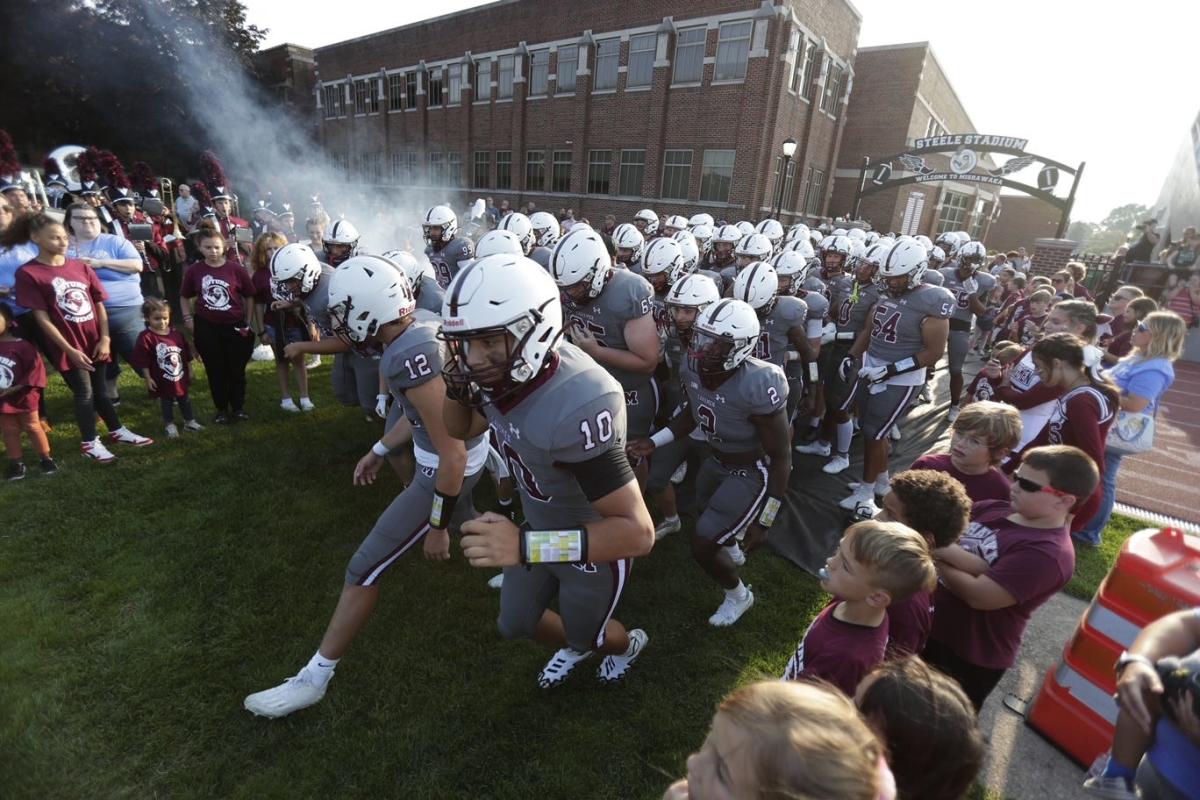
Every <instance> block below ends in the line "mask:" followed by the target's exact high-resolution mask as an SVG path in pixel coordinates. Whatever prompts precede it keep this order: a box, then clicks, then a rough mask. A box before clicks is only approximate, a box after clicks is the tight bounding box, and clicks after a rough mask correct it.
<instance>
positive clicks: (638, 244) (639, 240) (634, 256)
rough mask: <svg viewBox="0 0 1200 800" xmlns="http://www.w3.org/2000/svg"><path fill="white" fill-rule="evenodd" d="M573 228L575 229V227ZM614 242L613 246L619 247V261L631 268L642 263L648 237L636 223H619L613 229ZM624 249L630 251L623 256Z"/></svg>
mask: <svg viewBox="0 0 1200 800" xmlns="http://www.w3.org/2000/svg"><path fill="white" fill-rule="evenodd" d="M571 230H574V228H572V229H571ZM601 243H603V242H601ZM612 243H613V247H615V248H617V263H619V264H624V265H625V266H627V267H630V268H632V267H633V266H634V265H637V264H640V263H641V261H642V254H643V253H644V252H645V249H646V238H645V237H644V236H642V232H641V231H639V230H638V229H637V228H636V227H635V226H634V225H632V224H630V223H628V222H622V223H621V224H620V225H618V226H617V227H616V228H615V229H614V230H613V233H612ZM622 250H625V251H628V252H627V253H626V254H625V255H624V256H622V254H621V251H622Z"/></svg>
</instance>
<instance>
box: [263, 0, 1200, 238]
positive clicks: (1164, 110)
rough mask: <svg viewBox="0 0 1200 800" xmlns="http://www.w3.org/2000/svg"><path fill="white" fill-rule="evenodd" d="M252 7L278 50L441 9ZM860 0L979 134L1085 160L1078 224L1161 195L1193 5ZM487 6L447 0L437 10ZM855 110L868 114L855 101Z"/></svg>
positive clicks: (1179, 125) (1191, 91)
mask: <svg viewBox="0 0 1200 800" xmlns="http://www.w3.org/2000/svg"><path fill="white" fill-rule="evenodd" d="M244 2H245V3H246V6H247V10H248V18H249V21H250V22H251V23H252V24H255V25H258V26H260V27H264V28H268V29H270V30H269V33H268V35H267V38H266V40H265V41H264V42H263V45H264V46H266V47H270V46H272V45H276V44H281V43H283V42H294V43H296V44H301V45H305V46H307V47H319V46H322V45H326V44H331V43H333V42H339V41H343V40H345V39H351V38H354V37H356V36H362V35H365V34H368V33H372V32H375V31H381V30H386V29H387V28H393V27H397V26H400V25H406V24H408V23H411V22H416V21H418V20H419V19H422V18H424V17H428V16H430V15H429V13H428V12H426V11H425V10H424V9H427V8H428V6H424V4H417V3H393V4H383V3H379V2H377V0H339V2H338V4H337V12H336V13H302V12H299V9H298V7H297V6H296V4H295V3H294V2H291V0H244ZM853 2H854V6H855V7H856V8H857V9H858V11H859V12H860V13H861V14H862V17H863V22H862V30H861V31H860V34H859V47H870V46H875V45H883V44H897V43H901V42H915V41H928V42H930V44H931V45H932V47H933V52H934V54H935V55H936V56H937V59H938V61H939V62H940V63H941V65H942V68H943V69H944V70H945V72H946V74H947V75H948V77H949V79H950V82H951V84H952V85H953V86H954V89H955V91H956V92H957V93H958V96H959V100H960V101H961V102H962V104H963V107H964V108H965V109H966V111H967V113H968V114H969V115H970V117H971V120H972V121H973V122H974V124H975V129H976V130H977V131H979V132H981V133H988V134H997V135H1002V136H1016V137H1019V138H1022V139H1028V140H1029V144H1028V150H1029V151H1030V152H1033V153H1037V154H1039V155H1044V156H1046V157H1048V158H1052V159H1055V160H1057V161H1061V162H1062V163H1064V164H1078V163H1079V162H1087V167H1086V169H1085V170H1084V174H1083V179H1082V181H1081V183H1080V186H1079V191H1078V194H1077V197H1076V201H1075V210H1074V213H1073V214H1072V217H1073V218H1074V219H1077V220H1088V221H1093V222H1099V221H1100V220H1102V219H1103V218H1104V217H1105V215H1107V213H1108V212H1109V210H1110V209H1112V208H1114V207H1116V206H1119V205H1124V204H1125V203H1142V204H1145V205H1151V204H1153V203H1154V201H1155V200H1156V199H1157V197H1158V192H1159V189H1160V188H1161V186H1162V184H1163V181H1164V179H1165V177H1166V173H1167V170H1168V169H1169V168H1170V165H1171V162H1172V160H1173V159H1174V157H1175V154H1176V152H1177V151H1178V150H1179V147H1180V146H1181V145H1182V143H1183V141H1184V138H1185V137H1186V136H1187V135H1188V130H1189V127H1190V125H1191V123H1192V121H1193V120H1194V119H1195V118H1196V115H1197V113H1198V112H1200V80H1198V79H1197V76H1198V75H1200V57H1198V56H1197V53H1198V52H1200V48H1198V46H1197V40H1196V31H1197V29H1198V26H1200V3H1197V2H1195V0H1175V1H1172V0H1139V2H1137V3H1120V4H1118V3H1115V2H1099V3H1098V2H1094V1H1093V0H1007V2H1004V3H1003V4H992V3H978V4H968V3H966V2H963V0H953V1H952V0H909V2H897V0H853ZM476 5H481V3H478V2H464V1H463V0H442V2H441V3H439V4H438V7H437V8H438V10H437V14H438V15H441V14H449V13H452V12H454V11H458V10H462V9H465V8H470V7H472V6H476ZM618 24H619V23H618ZM534 35H535V34H533V33H532V32H531V33H530V34H529V37H530V38H531V40H532V37H533V36H534ZM464 49H465V48H464ZM856 112H857V113H869V109H856V108H855V107H854V101H853V98H851V103H850V113H852V114H853V113H856Z"/></svg>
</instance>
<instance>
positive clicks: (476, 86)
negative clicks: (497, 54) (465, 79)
mask: <svg viewBox="0 0 1200 800" xmlns="http://www.w3.org/2000/svg"><path fill="white" fill-rule="evenodd" d="M491 79H492V62H491V61H486V60H484V61H476V62H475V63H473V64H471V87H472V89H473V93H472V94H473V97H472V99H474V100H490V99H492V87H491V85H490V83H489V82H490V81H491Z"/></svg>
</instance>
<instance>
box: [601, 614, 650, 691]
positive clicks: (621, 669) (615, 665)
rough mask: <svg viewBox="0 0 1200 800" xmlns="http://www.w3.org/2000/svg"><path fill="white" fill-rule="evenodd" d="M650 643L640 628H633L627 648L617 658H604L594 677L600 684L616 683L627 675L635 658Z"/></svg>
mask: <svg viewBox="0 0 1200 800" xmlns="http://www.w3.org/2000/svg"><path fill="white" fill-rule="evenodd" d="M649 641H650V637H649V636H647V635H646V632H645V631H644V630H642V629H641V628H634V629H633V630H631V631H630V632H629V647H628V649H626V650H625V652H624V653H621V655H619V656H605V658H604V660H603V661H601V662H600V668H599V669H597V670H596V677H597V678H599V679H600V682H601V683H616V682H617V681H619V680H621V679H622V678H624V677H625V676H626V675H628V674H629V668H630V667H632V666H633V662H634V661H637V657H638V656H640V655H641V654H642V651H643V650H645V649H646V644H647V643H648V642H649Z"/></svg>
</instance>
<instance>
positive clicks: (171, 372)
mask: <svg viewBox="0 0 1200 800" xmlns="http://www.w3.org/2000/svg"><path fill="white" fill-rule="evenodd" d="M154 358H155V360H156V361H157V362H158V368H159V369H160V370H161V371H162V374H163V377H164V378H166V379H167V380H169V381H178V380H182V379H183V349H182V348H180V347H176V346H175V345H172V344H165V343H164V342H159V343H158V344H156V345H155V346H154Z"/></svg>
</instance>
